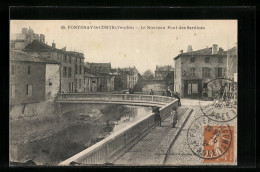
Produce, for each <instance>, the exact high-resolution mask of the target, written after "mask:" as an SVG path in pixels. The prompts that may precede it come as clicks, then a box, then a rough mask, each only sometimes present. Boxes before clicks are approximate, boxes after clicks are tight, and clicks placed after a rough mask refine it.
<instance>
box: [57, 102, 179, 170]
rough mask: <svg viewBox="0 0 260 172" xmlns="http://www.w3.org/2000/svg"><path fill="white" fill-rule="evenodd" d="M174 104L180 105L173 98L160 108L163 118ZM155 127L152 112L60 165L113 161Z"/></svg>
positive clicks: (168, 113)
mask: <svg viewBox="0 0 260 172" xmlns="http://www.w3.org/2000/svg"><path fill="white" fill-rule="evenodd" d="M132 98H133V97H132ZM174 106H175V107H176V106H178V102H177V100H173V101H171V102H170V103H168V104H167V105H165V106H164V107H162V108H160V114H161V118H162V120H164V119H165V118H166V117H167V116H168V115H170V114H171V113H172V111H173V107H174ZM154 127H155V123H154V114H153V113H151V114H149V115H148V116H146V117H144V118H142V119H140V120H138V121H136V122H135V123H133V124H130V125H129V126H127V127H126V128H123V129H122V130H119V131H118V132H116V133H113V134H112V135H110V136H108V137H107V138H105V139H103V140H102V141H100V142H98V143H96V144H94V145H93V146H91V147H89V148H87V149H85V150H83V151H82V152H80V153H78V154H76V155H74V156H73V157H71V158H69V159H67V160H65V161H63V162H61V163H60V164H59V165H61V166H67V165H70V163H71V162H77V163H80V164H81V165H95V164H96V165H98V164H99V165H100V164H105V163H106V162H110V163H113V162H114V161H115V160H116V159H117V158H119V157H120V156H121V155H123V154H124V153H125V152H127V151H128V150H129V149H130V148H131V147H132V146H134V145H135V144H136V143H137V142H138V141H139V140H140V139H141V138H142V137H143V136H144V135H145V134H147V133H148V132H149V131H150V130H151V129H152V128H154Z"/></svg>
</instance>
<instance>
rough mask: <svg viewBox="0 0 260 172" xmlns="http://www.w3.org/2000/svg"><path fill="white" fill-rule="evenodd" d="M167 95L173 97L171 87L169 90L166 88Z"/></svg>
mask: <svg viewBox="0 0 260 172" xmlns="http://www.w3.org/2000/svg"><path fill="white" fill-rule="evenodd" d="M166 96H167V97H171V96H172V94H171V91H170V89H167V90H166Z"/></svg>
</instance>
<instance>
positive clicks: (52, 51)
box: [11, 28, 84, 93]
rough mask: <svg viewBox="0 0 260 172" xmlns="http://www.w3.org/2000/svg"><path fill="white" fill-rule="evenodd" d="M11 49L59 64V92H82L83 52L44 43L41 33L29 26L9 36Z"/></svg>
mask: <svg viewBox="0 0 260 172" xmlns="http://www.w3.org/2000/svg"><path fill="white" fill-rule="evenodd" d="M11 50H22V51H24V52H26V53H28V54H30V55H32V56H37V57H39V58H41V59H43V60H52V61H55V62H58V63H60V64H61V70H60V72H61V81H60V85H61V89H60V92H64V93H68V92H83V91H84V86H83V81H84V54H82V53H79V52H73V51H66V48H63V49H57V48H56V44H55V43H54V42H53V43H52V46H50V45H47V44H46V43H45V36H44V35H43V34H40V35H39V36H38V34H35V33H34V32H33V30H32V29H31V28H29V30H28V29H27V28H23V29H22V33H20V34H15V35H13V36H12V38H11Z"/></svg>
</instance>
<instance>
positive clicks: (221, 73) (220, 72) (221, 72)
mask: <svg viewBox="0 0 260 172" xmlns="http://www.w3.org/2000/svg"><path fill="white" fill-rule="evenodd" d="M222 70H223V68H222V67H219V68H218V77H222V76H223V71H222Z"/></svg>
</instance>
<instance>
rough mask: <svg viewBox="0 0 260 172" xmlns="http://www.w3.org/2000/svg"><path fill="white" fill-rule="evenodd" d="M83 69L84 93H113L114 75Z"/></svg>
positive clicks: (86, 67) (105, 71)
mask: <svg viewBox="0 0 260 172" xmlns="http://www.w3.org/2000/svg"><path fill="white" fill-rule="evenodd" d="M88 67H89V66H87V65H85V68H84V71H85V72H84V92H98V91H114V78H115V77H114V75H112V74H111V73H108V72H107V70H106V69H105V70H104V71H103V70H102V69H101V70H95V69H90V68H88Z"/></svg>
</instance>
